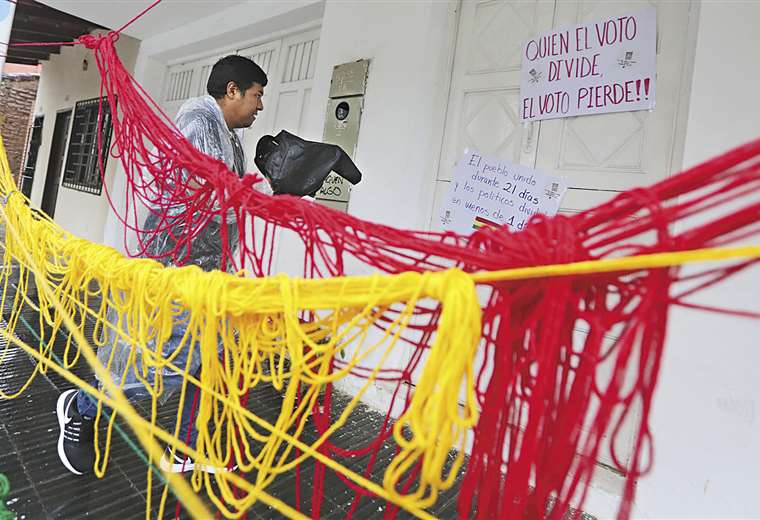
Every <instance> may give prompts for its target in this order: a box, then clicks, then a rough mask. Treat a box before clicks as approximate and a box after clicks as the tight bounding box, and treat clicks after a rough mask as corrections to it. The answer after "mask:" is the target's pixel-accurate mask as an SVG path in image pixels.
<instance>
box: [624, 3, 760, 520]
mask: <svg viewBox="0 0 760 520" xmlns="http://www.w3.org/2000/svg"><path fill="white" fill-rule="evenodd" d="M758 20H760V3H758V2H705V3H703V4H702V7H701V13H700V23H699V36H698V42H697V50H696V60H695V69H694V81H693V84H692V92H691V100H690V107H689V121H688V126H687V134H686V145H685V153H684V163H685V166H686V167H688V166H692V165H694V164H697V163H699V162H701V161H703V160H705V159H708V158H710V157H712V156H715V155H718V154H720V153H722V152H724V151H726V150H728V149H730V148H732V147H734V146H736V145H739V144H741V143H744V142H746V141H749V140H750V139H755V138H758V137H760V122H758V115H760V99H759V98H758V92H760V68H758V67H757V66H756V64H757V58H756V50H757V49H758V48H760V32H758V30H757V21H758ZM754 242H755V243H757V242H758V241H757V239H755V240H754ZM758 288H760V269H758V268H755V269H753V270H752V272H750V273H746V274H745V275H743V276H741V277H739V278H737V279H735V280H732V281H730V282H725V283H722V284H720V285H719V286H718V287H717V288H715V289H712V290H709V291H705V292H704V293H703V294H702V295H701V296H700V298H699V301H700V302H702V303H708V304H711V305H717V306H724V307H730V308H739V309H751V310H754V311H755V312H758V311H760V304H759V303H758V302H759V300H758V293H759V292H760V291H759V289H758ZM671 317H672V321H671V323H670V327H669V329H668V335H669V336H668V341H667V344H666V349H665V357H664V360H663V365H662V373H661V376H660V381H659V386H658V389H657V392H656V394H655V401H654V415H653V417H652V428H653V433H654V441H655V466H654V469H653V471H652V473H651V475H649V476H648V477H646V478H644V479H643V480H641V482H640V486H639V491H638V500H637V506H638V507H637V511H638V513H637V516H638V517H640V518H760V503H759V502H758V501H757V493H758V491H760V476H758V465H759V464H760V407H759V406H758V405H759V404H760V378H759V377H758V367H760V344H758V338H760V322H758V321H756V320H749V319H740V318H732V317H726V316H720V315H715V314H708V313H702V312H699V311H689V310H680V309H675V310H673V312H672V313H671Z"/></svg>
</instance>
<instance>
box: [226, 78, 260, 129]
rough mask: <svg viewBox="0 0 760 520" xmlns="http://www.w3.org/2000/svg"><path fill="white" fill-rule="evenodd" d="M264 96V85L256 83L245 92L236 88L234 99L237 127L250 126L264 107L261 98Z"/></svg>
mask: <svg viewBox="0 0 760 520" xmlns="http://www.w3.org/2000/svg"><path fill="white" fill-rule="evenodd" d="M263 96H264V87H262V86H261V85H259V84H258V83H254V84H253V85H251V87H250V88H249V89H248V90H246V91H245V92H244V93H241V92H240V90H239V89H236V93H235V96H234V100H233V107H234V112H235V128H248V127H249V126H251V125H252V124H253V122H254V121H255V120H256V114H258V113H259V110H263V109H264V104H263V103H262V102H261V98H262V97H263Z"/></svg>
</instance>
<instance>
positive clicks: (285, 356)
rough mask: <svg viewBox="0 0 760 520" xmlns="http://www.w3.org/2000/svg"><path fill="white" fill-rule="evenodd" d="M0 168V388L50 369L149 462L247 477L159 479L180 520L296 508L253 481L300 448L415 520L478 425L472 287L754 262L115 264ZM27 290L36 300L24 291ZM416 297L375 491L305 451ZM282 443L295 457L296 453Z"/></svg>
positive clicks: (710, 256)
mask: <svg viewBox="0 0 760 520" xmlns="http://www.w3.org/2000/svg"><path fill="white" fill-rule="evenodd" d="M0 167H2V170H3V171H2V172H0V173H1V174H0V194H2V196H3V197H4V199H5V200H4V201H3V205H2V206H0V208H1V213H2V217H3V219H4V220H5V228H6V234H5V244H4V251H3V267H4V269H3V272H2V274H0V279H1V280H2V287H3V289H2V296H1V298H2V301H1V302H0V305H2V308H3V309H5V308H6V306H5V304H6V299H7V298H8V297H9V296H10V294H11V291H10V289H9V279H10V276H11V272H12V271H13V267H14V266H15V267H16V268H18V274H19V282H18V285H17V287H16V291H15V293H14V294H13V301H12V302H11V305H10V307H11V311H10V313H9V317H8V320H7V323H8V326H7V329H6V330H5V331H3V335H4V336H6V337H8V338H9V345H10V343H13V344H15V345H19V346H20V347H21V348H24V350H26V351H27V352H29V353H30V354H31V355H33V356H34V357H35V359H37V360H38V364H37V365H36V366H35V368H34V371H33V372H32V374H31V376H30V377H29V379H28V380H27V381H26V382H25V383H24V384H23V385H22V388H21V389H19V390H18V391H16V392H11V393H8V394H5V393H0V397H2V398H12V397H16V396H18V395H20V394H21V393H23V391H25V390H26V389H27V388H28V385H29V384H30V383H31V381H32V380H33V378H34V377H35V376H36V375H37V373H41V372H44V371H46V370H47V369H48V368H52V369H53V370H55V371H56V372H58V373H60V374H61V375H62V376H63V377H65V378H66V379H68V380H69V381H71V382H73V383H74V384H76V385H77V386H79V387H80V388H83V389H85V390H86V391H88V392H89V393H90V394H92V395H93V396H95V397H96V398H97V399H98V400H99V407H100V405H101V404H106V405H108V406H111V407H112V408H113V409H114V410H115V411H116V412H117V413H121V414H123V415H124V418H125V419H126V420H127V422H128V424H129V425H130V427H131V428H132V429H133V430H134V431H135V433H136V435H137V437H138V440H139V442H140V443H141V444H142V445H143V446H144V447H145V449H146V451H147V452H148V454H149V457H150V460H151V461H155V460H157V458H158V457H159V456H160V454H161V449H160V448H159V446H158V444H157V443H156V439H158V440H160V441H161V442H163V443H166V444H167V445H169V446H170V447H172V448H173V449H175V450H178V451H180V452H182V453H185V454H187V455H189V456H190V457H192V458H193V459H194V461H195V462H196V464H204V465H210V466H216V467H222V466H227V465H230V464H236V465H238V466H239V468H240V469H241V471H243V472H245V473H249V474H252V475H253V476H252V479H253V481H248V480H246V479H245V478H243V477H241V476H239V475H237V474H235V473H233V472H222V473H217V474H216V475H214V476H213V477H211V476H209V475H208V474H205V473H201V472H198V471H196V472H195V473H194V475H193V478H192V488H193V489H190V487H189V486H188V485H187V483H186V482H185V481H184V480H183V479H181V478H179V477H177V476H176V475H169V484H170V485H171V486H172V488H173V489H174V492H175V493H176V494H177V496H178V497H179V499H180V500H181V501H182V502H183V504H184V505H185V507H186V508H187V509H188V511H190V513H191V514H192V515H193V516H194V517H195V518H206V517H207V514H208V510H207V508H206V506H205V505H204V504H203V502H202V501H200V499H199V498H198V496H197V493H199V492H200V491H201V490H202V489H203V490H205V493H206V495H207V496H208V498H209V499H210V500H211V502H212V503H213V504H214V506H215V507H216V508H217V509H218V510H219V511H221V512H222V513H223V514H224V515H225V516H227V517H229V518H237V517H239V516H241V515H242V514H243V513H244V512H245V511H246V510H247V509H249V508H250V507H251V506H252V505H253V504H254V503H255V502H256V501H258V500H261V501H262V502H264V503H266V504H268V505H270V506H271V507H273V508H275V509H276V510H278V511H280V512H281V513H282V514H284V515H286V516H289V517H291V518H302V517H303V515H301V514H300V513H298V511H296V510H295V509H293V508H292V507H290V506H288V505H287V504H284V503H282V502H281V501H279V500H278V499H276V498H274V497H272V496H271V495H269V494H267V493H266V491H265V489H266V488H267V486H269V485H270V484H272V482H274V480H275V479H276V477H277V476H278V475H281V474H283V473H285V472H287V471H291V470H292V469H293V468H294V467H295V466H296V465H298V464H300V463H301V462H303V461H304V460H305V459H306V458H308V457H313V458H315V459H317V460H319V461H320V462H322V463H324V464H325V465H326V466H328V467H329V468H331V469H333V470H334V471H336V472H339V473H341V474H343V475H345V476H346V477H347V478H349V479H351V480H352V481H353V482H355V483H357V484H359V485H361V486H363V487H365V488H366V489H367V490H369V491H371V492H372V493H375V494H376V495H378V496H379V497H381V498H384V499H386V500H388V501H390V502H392V503H394V504H397V505H399V506H400V507H402V508H404V509H406V510H407V511H409V512H411V513H413V514H415V515H417V516H419V517H424V518H430V515H429V514H428V513H427V512H426V511H425V509H426V508H428V507H430V506H432V505H433V504H434V503H435V501H436V499H437V497H438V495H439V493H440V492H441V491H442V490H445V489H449V488H451V486H452V485H453V484H454V479H455V477H456V475H457V472H458V470H459V469H460V468H461V466H462V464H463V463H464V453H465V449H464V448H465V441H466V436H467V433H468V432H469V431H471V429H472V427H473V426H474V425H475V424H476V422H477V414H478V407H477V403H476V399H475V391H474V386H475V382H474V367H473V363H474V358H475V352H476V349H477V345H478V342H479V339H480V331H481V313H480V307H479V304H478V300H477V295H476V292H475V284H476V283H492V282H499V281H507V280H517V279H527V278H535V277H545V276H566V275H582V274H592V273H601V272H613V271H635V270H641V269H651V268H657V267H666V266H671V265H679V264H683V263H688V262H695V261H708V260H726V259H737V258H757V257H760V246H747V247H741V248H724V249H705V250H698V251H686V252H676V253H660V254H654V255H640V256H637V257H628V258H618V259H604V260H595V261H589V262H578V263H573V264H562V265H548V266H538V267H530V268H520V269H509V270H504V271H494V272H488V273H477V274H472V275H468V274H465V273H463V272H461V271H459V270H457V269H451V270H448V271H443V272H439V273H416V272H408V273H402V274H398V275H392V276H379V275H372V276H364V277H336V278H330V279H324V280H299V279H291V278H288V277H287V276H285V275H278V276H274V277H270V278H260V279H249V278H241V277H236V276H231V275H227V274H224V273H221V272H212V273H205V272H203V271H201V270H200V269H199V268H197V267H193V266H189V267H182V268H164V267H162V266H161V265H160V264H158V263H157V262H155V261H153V260H148V259H127V258H124V257H123V256H122V255H120V254H119V253H118V252H117V251H115V250H113V249H111V248H108V247H106V246H103V245H100V244H94V243H91V242H88V241H86V240H83V239H80V238H76V237H74V236H72V235H70V234H69V233H67V232H65V231H64V230H62V229H60V228H59V227H58V226H57V225H56V224H55V223H54V222H52V221H51V220H50V219H49V218H47V217H46V216H44V215H42V214H40V213H37V212H34V211H33V210H32V209H31V208H30V207H29V205H28V200H27V199H26V198H25V197H23V195H22V194H21V193H20V192H18V190H17V189H16V187H15V186H14V185H13V181H12V179H11V176H10V170H9V168H8V165H7V158H6V157H5V151H4V148H3V147H2V141H1V140H0ZM32 282H34V284H33V283H32ZM35 290H36V292H37V296H38V300H39V302H38V304H34V303H33V302H32V301H31V299H30V298H28V296H27V295H28V293H31V292H33V291H35ZM96 298H100V303H99V304H98V305H97V306H95V307H94V308H92V305H91V302H92V301H95V299H96ZM425 298H430V299H433V300H435V301H437V302H439V303H440V304H441V309H442V311H441V317H440V320H439V323H438V329H437V331H436V334H435V335H434V337H433V342H432V345H431V348H430V349H429V352H428V356H427V359H426V361H425V364H424V366H423V370H422V372H421V374H420V377H419V380H418V381H417V385H416V389H415V393H414V395H413V398H412V400H411V402H410V405H409V407H408V409H407V410H406V412H404V414H403V415H402V416H401V417H399V419H398V420H397V421H396V423H395V425H394V431H393V435H394V440H395V441H396V443H397V444H398V446H399V452H398V454H397V455H396V456H395V457H394V458H393V460H392V461H391V463H390V465H389V466H388V468H387V470H386V472H385V474H384V476H383V482H382V486H381V485H379V484H377V483H375V482H372V481H371V480H369V479H367V478H365V477H363V476H361V475H359V474H357V473H355V472H353V471H351V470H349V469H348V468H345V467H344V466H342V465H341V464H339V463H337V462H336V461H333V460H332V459H330V458H329V457H327V456H325V455H323V454H321V453H320V452H319V451H318V449H319V448H320V447H321V446H322V445H323V444H324V443H325V442H326V441H327V440H328V439H329V438H330V436H331V435H333V434H334V433H335V432H336V431H337V430H338V429H340V428H341V427H343V426H344V425H345V424H346V422H347V419H348V417H349V415H350V414H351V412H352V411H353V410H354V409H355V407H356V406H357V404H358V403H359V401H360V400H361V398H362V397H363V395H364V393H365V392H366V391H367V390H368V389H369V388H370V386H371V385H372V383H373V382H374V381H375V380H376V379H377V377H378V375H379V373H380V370H381V368H382V367H383V366H384V365H385V363H386V361H387V360H388V359H389V357H390V355H391V353H392V352H393V351H394V350H395V349H396V347H397V344H398V341H399V339H400V338H402V337H403V334H404V333H405V331H406V330H407V328H408V326H409V324H410V322H411V320H412V318H413V314H414V310H415V307H416V305H417V303H418V301H420V300H421V299H425ZM29 305H31V306H33V307H34V308H36V309H38V311H39V312H38V315H39V320H40V323H39V325H40V331H44V330H45V327H44V326H45V325H47V326H48V327H49V328H50V329H51V331H50V332H49V333H48V336H46V337H44V338H43V340H42V341H41V342H40V345H39V347H38V348H32V347H30V346H28V345H26V344H24V343H23V342H19V341H18V340H17V339H13V338H14V336H13V331H14V330H15V327H16V325H17V322H18V319H19V316H20V314H21V311H22V310H23V308H24V307H25V306H29ZM109 309H110V310H112V311H115V312H116V314H117V315H118V322H117V323H116V324H112V323H110V322H109V321H108V320H107V319H106V313H107V312H108V311H109ZM391 310H392V311H393V312H390V311H391ZM182 311H189V313H188V317H187V318H186V322H185V323H184V326H185V329H186V333H185V336H184V338H183V339H182V341H181V342H180V344H179V345H178V346H176V348H175V350H174V351H172V352H165V351H163V347H164V346H165V345H166V341H167V339H168V338H169V337H170V335H171V333H172V330H173V328H174V327H175V326H176V323H177V320H178V316H179V315H180V313H181V312H182ZM303 311H312V312H313V314H314V315H315V320H314V321H313V322H311V323H303V322H302V321H301V320H299V318H298V317H299V315H300V314H301V313H302V312H303ZM88 316H90V317H91V318H94V320H95V323H96V328H95V331H94V332H93V334H92V336H91V337H90V338H86V337H85V335H84V327H85V323H86V319H87V317H88ZM389 316H392V317H393V319H392V320H390V322H389V323H384V325H383V327H384V328H383V331H382V332H381V333H377V332H376V330H375V329H374V326H375V325H376V324H377V322H378V319H379V318H381V317H383V318H387V317H389ZM63 327H66V329H67V330H68V331H69V332H68V341H67V343H66V346H65V350H64V355H63V359H64V366H63V367H58V366H57V365H56V364H55V363H53V362H52V359H51V357H52V347H53V343H54V340H55V338H56V334H57V332H58V331H59V330H61V329H62V328H63ZM220 338H221V341H222V343H223V345H224V348H223V355H222V358H221V359H220V357H219V355H218V341H219V339H220ZM116 339H121V340H122V342H123V343H125V344H126V346H127V347H128V348H129V349H130V352H131V357H130V358H129V363H127V366H125V367H124V368H123V371H122V372H121V373H119V374H113V373H112V372H113V371H112V370H111V369H112V362H113V357H111V358H110V359H109V360H108V362H107V363H105V364H103V363H101V362H100V360H98V359H97V354H96V353H95V348H100V347H103V346H105V345H109V344H111V343H113V342H115V341H116ZM8 348H9V346H6V349H5V350H4V351H3V352H2V353H1V354H0V365H1V364H2V362H3V360H4V359H5V357H6V355H7V351H8ZM342 351H346V352H348V353H349V357H348V359H347V360H345V366H343V367H341V368H339V369H334V368H333V360H334V359H335V358H336V355H337V354H338V353H339V352H342ZM114 352H115V349H114ZM114 352H112V355H113V354H114ZM182 353H189V354H190V355H191V356H196V357H199V358H200V360H201V364H202V366H203V370H202V372H201V377H200V381H199V380H197V379H196V378H195V377H193V376H192V375H191V374H190V363H189V361H188V363H187V364H185V365H184V366H178V365H177V364H176V363H175V360H176V359H178V356H179V355H180V354H182ZM80 355H82V356H84V358H85V360H86V362H87V363H88V364H90V365H91V366H92V368H93V370H94V371H95V373H96V374H97V375H98V378H99V380H100V381H101V382H102V384H103V386H104V391H99V390H98V389H96V388H93V387H91V386H90V385H87V384H86V383H84V382H83V381H81V380H79V379H77V378H76V377H75V376H73V374H71V373H70V372H69V371H68V370H67V368H71V367H73V366H75V365H76V363H77V361H78V359H79V357H80ZM370 356H374V359H377V358H379V361H378V362H375V364H374V366H373V368H372V370H371V371H370V373H369V376H368V377H367V380H366V381H365V383H364V385H363V386H362V387H361V388H360V390H359V391H358V392H356V394H355V395H354V396H353V398H352V399H351V401H350V402H349V403H348V404H347V405H346V406H345V408H344V410H343V411H342V412H341V414H340V415H339V417H337V418H336V419H335V420H334V421H333V422H332V423H331V424H330V426H329V427H328V429H327V431H326V432H325V433H324V434H323V435H321V436H320V438H319V439H317V440H316V441H315V442H313V443H311V444H306V443H304V442H303V441H302V440H301V439H300V437H301V434H302V433H303V431H304V429H305V427H306V425H307V421H308V419H309V416H310V414H311V411H312V409H313V408H314V407H315V406H316V404H317V402H318V399H319V395H320V392H321V390H322V389H323V388H324V387H325V385H327V384H330V383H333V382H335V381H338V380H339V379H341V378H344V377H346V376H347V375H348V374H349V373H351V372H352V370H353V369H355V368H356V367H357V366H359V365H360V364H361V363H363V362H366V361H367V360H368V359H370ZM286 360H288V361H289V368H287V363H286ZM265 366H268V367H269V370H266V369H265ZM128 371H131V372H133V373H134V374H135V375H136V376H137V378H138V379H139V380H140V381H141V382H142V383H143V385H144V386H145V387H146V390H147V391H148V392H149V393H150V394H151V398H152V399H151V417H150V420H145V419H143V418H142V417H140V416H139V415H138V414H137V413H136V412H135V411H134V409H133V408H132V407H131V406H130V405H129V403H128V402H127V400H126V399H125V397H124V395H123V392H122V391H121V388H120V387H121V386H122V385H123V384H124V380H125V377H126V375H127V372H128ZM151 371H155V373H156V374H157V376H156V377H155V378H154V379H153V380H151V379H150V378H149V374H150V373H151ZM164 372H169V373H173V374H177V375H181V376H182V378H183V385H182V387H181V390H180V409H181V407H182V402H183V401H184V399H186V398H189V397H188V395H187V394H188V393H189V392H188V386H187V385H188V383H190V384H194V385H197V386H198V387H199V388H200V389H201V392H200V402H199V407H198V418H197V423H196V426H197V431H198V442H197V445H196V447H195V449H191V448H190V447H188V446H187V445H185V444H184V443H183V442H182V440H181V439H178V438H177V435H178V430H179V419H180V418H179V417H177V418H176V421H175V425H174V429H173V433H170V432H168V431H166V430H163V429H162V428H160V427H159V426H158V425H157V424H156V417H157V409H158V404H157V403H158V398H159V397H160V396H161V395H163V393H164V391H165V390H164V379H163V376H162V374H164ZM259 384H271V385H272V386H273V387H274V388H276V389H277V390H280V391H281V392H282V394H283V403H282V407H281V410H280V413H279V415H278V418H277V420H276V422H275V424H270V423H268V422H267V421H264V420H263V419H261V418H260V417H258V416H257V415H256V414H254V413H252V412H251V411H250V410H247V409H245V408H244V407H243V406H241V405H240V403H239V400H240V398H242V397H243V396H245V395H248V393H249V392H250V391H251V390H252V389H254V388H255V387H256V386H257V385H259ZM461 388H464V390H465V394H464V405H463V406H460V405H459V401H460V399H459V395H460V389H461ZM299 389H301V391H302V393H301V395H300V398H298V392H299ZM115 415H116V414H114V416H115ZM112 425H113V417H112V419H111V422H110V423H109V427H108V429H107V433H106V439H105V441H104V448H105V449H104V451H101V449H100V443H99V442H98V441H97V440H96V444H95V446H96V463H95V471H96V474H97V475H98V476H102V475H103V474H104V473H105V471H106V467H107V461H108V454H109V448H110V440H111V427H112ZM252 441H255V442H256V444H253V443H252ZM296 449H298V450H300V451H301V452H302V453H301V454H300V455H298V456H296V454H295V450H296ZM452 449H456V453H457V455H456V456H455V459H454V461H453V464H451V465H448V455H449V453H450V451H451V450H452ZM417 464H421V472H420V475H419V478H418V483H417V484H418V485H417V486H416V487H415V488H414V490H413V491H412V492H410V493H407V494H404V493H401V492H400V491H399V487H400V484H401V483H402V481H403V479H404V477H405V475H406V474H407V473H408V471H409V470H410V469H411V468H413V467H415V466H416V465H417ZM445 468H448V469H447V470H446V469H445ZM150 479H151V472H150V470H149V471H148V489H147V502H148V505H147V507H146V517H147V516H149V515H150V510H151V506H150V504H151V486H150ZM235 488H238V490H239V492H238V493H236V492H235ZM167 489H168V488H165V489H164V492H163V494H162V497H161V500H160V504H159V516H161V515H162V514H163V508H164V504H165V501H166V493H167ZM193 491H195V492H193Z"/></svg>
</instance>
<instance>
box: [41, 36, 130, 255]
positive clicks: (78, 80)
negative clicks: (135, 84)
mask: <svg viewBox="0 0 760 520" xmlns="http://www.w3.org/2000/svg"><path fill="white" fill-rule="evenodd" d="M138 43H139V42H137V41H136V40H134V39H133V38H130V37H128V36H122V37H121V38H120V39H119V41H118V42H117V44H116V46H117V49H118V51H119V56H120V57H121V59H122V61H123V62H124V64H125V65H126V67H127V69H128V70H130V71H131V70H133V67H134V63H135V57H136V56H137V48H138ZM85 58H87V62H88V68H87V70H86V71H84V70H82V61H83V60H84V59H85ZM99 95H100V75H99V73H98V69H97V67H96V65H95V60H94V59H93V57H92V52H91V51H90V50H88V49H86V48H85V47H84V46H82V45H79V46H73V47H62V48H61V54H60V55H55V54H53V55H51V59H50V61H47V62H43V64H42V72H41V73H40V84H39V89H38V91H37V101H36V104H35V115H42V114H44V115H45V121H44V126H43V129H42V144H41V145H40V150H39V155H38V159H37V166H36V170H35V174H34V184H33V185H32V196H31V200H32V204H34V205H35V206H39V205H40V203H41V201H42V195H43V191H44V187H45V177H46V176H47V167H48V161H49V159H50V145H51V143H52V140H53V130H54V127H55V118H56V113H57V112H58V111H61V110H65V109H73V108H74V105H75V104H76V102H77V101H81V100H83V99H92V98H95V97H98V96H99ZM72 115H73V114H72ZM117 163H118V160H116V159H114V158H112V157H111V158H109V160H108V164H107V166H106V177H105V178H106V182H107V185H108V186H111V184H112V182H113V177H114V171H115V170H116V166H117ZM61 179H63V175H61ZM108 208H109V206H108V199H107V197H106V195H105V190H104V192H103V193H102V194H101V195H100V196H98V195H93V194H90V193H84V192H81V191H76V190H73V189H70V188H66V187H63V186H59V188H58V202H57V204H56V209H55V221H56V222H57V223H58V224H60V225H61V227H63V228H64V229H65V230H67V231H69V232H71V233H73V234H75V235H78V236H81V237H83V238H86V239H88V240H92V241H94V242H102V241H103V222H104V221H105V218H106V214H107V212H108Z"/></svg>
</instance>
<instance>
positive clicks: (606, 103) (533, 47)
mask: <svg viewBox="0 0 760 520" xmlns="http://www.w3.org/2000/svg"><path fill="white" fill-rule="evenodd" d="M656 40H657V15H656V10H655V8H654V7H651V8H647V9H644V10H641V11H638V12H636V13H633V14H627V15H623V16H616V17H612V18H607V19H604V20H597V21H592V22H586V23H582V24H579V25H576V26H574V27H568V28H564V29H557V30H555V31H550V32H545V33H541V34H539V35H537V36H535V37H533V38H531V39H529V40H528V41H527V42H525V43H524V44H523V47H522V69H521V70H520V106H519V110H520V119H521V120H522V121H539V120H542V119H556V118H560V117H570V116H579V115H591V114H604V113H609V112H626V111H632V110H651V109H653V108H654V106H655V81H656V72H657V41H656Z"/></svg>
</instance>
